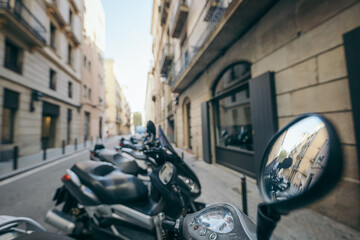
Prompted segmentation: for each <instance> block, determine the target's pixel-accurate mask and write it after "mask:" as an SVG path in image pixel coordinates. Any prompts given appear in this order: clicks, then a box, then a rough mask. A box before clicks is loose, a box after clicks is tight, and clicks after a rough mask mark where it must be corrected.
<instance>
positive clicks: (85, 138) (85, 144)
mask: <svg viewBox="0 0 360 240" xmlns="http://www.w3.org/2000/svg"><path fill="white" fill-rule="evenodd" d="M84 147H86V138H84Z"/></svg>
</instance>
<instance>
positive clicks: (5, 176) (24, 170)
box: [0, 146, 90, 182]
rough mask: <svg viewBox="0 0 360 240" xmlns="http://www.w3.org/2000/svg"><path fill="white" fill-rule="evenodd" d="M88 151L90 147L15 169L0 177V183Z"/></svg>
mask: <svg viewBox="0 0 360 240" xmlns="http://www.w3.org/2000/svg"><path fill="white" fill-rule="evenodd" d="M89 149H90V146H89V147H86V148H84V149H81V150H79V151H76V152H72V153H68V154H64V155H61V156H60V157H57V158H53V159H51V160H43V161H42V162H39V163H37V164H34V165H32V166H29V167H26V168H22V169H17V170H15V171H12V172H10V173H6V174H4V175H1V176H0V182H1V181H3V180H5V179H8V178H11V177H14V176H16V175H19V174H22V173H24V172H27V171H30V170H32V169H35V168H38V167H41V166H44V165H46V164H49V163H52V162H55V161H57V160H60V159H62V158H65V157H69V156H71V155H72V154H74V153H80V152H83V151H85V150H89Z"/></svg>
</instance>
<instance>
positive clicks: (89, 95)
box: [88, 88, 91, 99]
mask: <svg viewBox="0 0 360 240" xmlns="http://www.w3.org/2000/svg"><path fill="white" fill-rule="evenodd" d="M88 91H89V92H88V98H89V99H91V88H89V90H88Z"/></svg>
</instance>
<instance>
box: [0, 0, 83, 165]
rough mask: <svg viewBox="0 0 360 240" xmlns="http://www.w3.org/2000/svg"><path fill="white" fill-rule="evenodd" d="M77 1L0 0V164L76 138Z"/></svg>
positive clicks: (78, 80) (79, 8)
mask: <svg viewBox="0 0 360 240" xmlns="http://www.w3.org/2000/svg"><path fill="white" fill-rule="evenodd" d="M82 17H83V1H81V0H69V1H50V0H47V1H28V0H24V1H20V0H2V1H0V98H1V103H2V104H1V106H0V119H1V129H0V136H1V143H0V144H1V145H0V152H1V157H2V159H3V160H6V158H7V157H8V153H9V150H10V149H12V148H13V147H14V146H15V145H16V146H18V147H19V154H20V155H21V156H23V155H27V154H32V153H36V152H39V151H40V150H41V147H42V145H46V146H47V147H48V148H53V147H61V145H62V142H63V141H65V142H66V143H67V144H73V143H74V141H75V139H77V140H80V138H81V137H80V136H81V132H80V129H79V128H78V127H77V126H79V125H80V114H79V111H80V108H81V97H80V88H81V59H82V56H81V47H80V44H81V41H82Z"/></svg>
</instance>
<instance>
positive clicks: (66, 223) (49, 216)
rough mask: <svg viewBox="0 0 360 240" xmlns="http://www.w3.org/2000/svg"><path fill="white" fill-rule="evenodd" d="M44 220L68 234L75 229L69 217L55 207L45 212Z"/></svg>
mask: <svg viewBox="0 0 360 240" xmlns="http://www.w3.org/2000/svg"><path fill="white" fill-rule="evenodd" d="M45 221H46V222H47V223H49V224H51V225H52V226H54V227H56V228H58V229H60V230H62V231H64V232H66V233H68V234H70V233H73V231H74V229H75V223H74V222H73V220H72V219H71V217H70V216H68V215H67V214H65V213H62V212H60V211H58V210H56V209H53V210H50V211H48V212H47V213H46V216H45Z"/></svg>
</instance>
